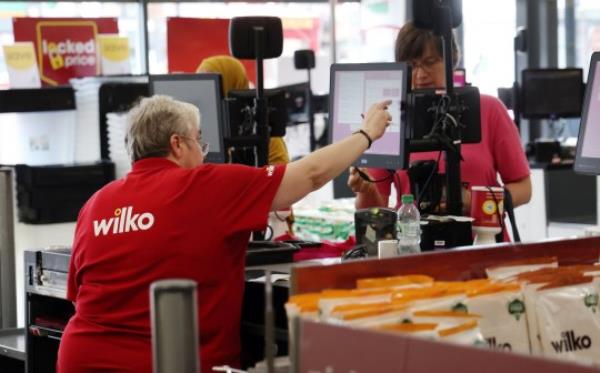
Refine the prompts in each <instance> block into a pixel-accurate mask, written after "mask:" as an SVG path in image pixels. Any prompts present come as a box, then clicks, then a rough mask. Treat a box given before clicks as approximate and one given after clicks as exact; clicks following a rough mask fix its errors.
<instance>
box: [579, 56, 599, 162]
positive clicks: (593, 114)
mask: <svg viewBox="0 0 600 373" xmlns="http://www.w3.org/2000/svg"><path fill="white" fill-rule="evenodd" d="M593 68H594V69H596V70H595V71H594V81H593V82H588V84H592V96H591V97H590V102H589V104H588V107H587V111H588V112H587V118H586V123H585V127H584V131H585V132H584V133H583V145H582V146H583V147H582V148H581V156H582V157H584V158H600V146H598V141H599V140H600V62H596V66H594V67H593Z"/></svg>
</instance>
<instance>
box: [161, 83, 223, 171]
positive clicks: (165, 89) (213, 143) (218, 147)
mask: <svg viewBox="0 0 600 373" xmlns="http://www.w3.org/2000/svg"><path fill="white" fill-rule="evenodd" d="M150 94H152V95H155V94H160V95H167V96H171V97H173V98H174V99H176V100H179V101H183V102H187V103H190V104H192V105H194V106H196V107H197V108H198V109H199V110H200V115H201V119H200V121H201V129H202V139H203V140H204V141H206V142H207V143H209V144H210V148H209V152H208V154H207V155H206V158H205V162H212V163H223V162H224V161H225V152H224V146H223V113H222V110H221V107H222V106H221V105H222V104H221V102H222V99H223V92H222V88H221V75H220V74H172V75H151V76H150Z"/></svg>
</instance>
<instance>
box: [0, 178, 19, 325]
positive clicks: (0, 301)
mask: <svg viewBox="0 0 600 373" xmlns="http://www.w3.org/2000/svg"><path fill="white" fill-rule="evenodd" d="M13 220H14V215H13V193H12V170H11V169H9V168H2V169H0V329H6V328H14V327H16V326H17V310H16V305H17V301H16V289H15V287H16V285H15V237H14V221H13Z"/></svg>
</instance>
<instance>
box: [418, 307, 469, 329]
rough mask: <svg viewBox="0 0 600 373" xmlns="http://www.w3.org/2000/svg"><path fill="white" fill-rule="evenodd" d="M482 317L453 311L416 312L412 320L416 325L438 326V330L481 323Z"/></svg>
mask: <svg viewBox="0 0 600 373" xmlns="http://www.w3.org/2000/svg"><path fill="white" fill-rule="evenodd" d="M480 319H481V316H479V315H475V314H472V313H463V312H452V311H435V310H434V311H416V312H412V313H411V315H410V320H411V321H412V322H413V323H416V324H437V328H436V329H437V330H443V329H448V328H452V327H455V326H459V325H463V324H465V323H467V322H470V321H480Z"/></svg>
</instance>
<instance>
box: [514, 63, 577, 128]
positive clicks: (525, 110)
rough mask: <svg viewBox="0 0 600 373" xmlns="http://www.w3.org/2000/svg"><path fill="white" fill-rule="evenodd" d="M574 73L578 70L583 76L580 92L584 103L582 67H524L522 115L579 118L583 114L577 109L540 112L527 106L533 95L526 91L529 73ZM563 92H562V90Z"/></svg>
mask: <svg viewBox="0 0 600 373" xmlns="http://www.w3.org/2000/svg"><path fill="white" fill-rule="evenodd" d="M565 72H567V73H572V72H577V73H579V75H580V76H581V85H580V87H581V92H580V93H579V94H580V96H581V100H582V104H583V69H580V68H565V69H556V68H545V69H538V68H534V69H524V70H523V71H522V72H521V93H520V95H521V107H520V113H521V116H522V117H523V118H525V119H552V118H579V117H580V116H581V113H580V112H579V111H577V110H573V111H565V112H560V113H550V112H547V113H539V112H531V111H528V108H527V97H529V96H531V95H527V94H526V92H525V81H526V80H527V78H528V75H535V74H539V73H555V74H560V73H565ZM561 93H562V92H561ZM582 107H583V106H582Z"/></svg>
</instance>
